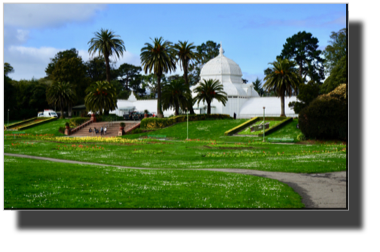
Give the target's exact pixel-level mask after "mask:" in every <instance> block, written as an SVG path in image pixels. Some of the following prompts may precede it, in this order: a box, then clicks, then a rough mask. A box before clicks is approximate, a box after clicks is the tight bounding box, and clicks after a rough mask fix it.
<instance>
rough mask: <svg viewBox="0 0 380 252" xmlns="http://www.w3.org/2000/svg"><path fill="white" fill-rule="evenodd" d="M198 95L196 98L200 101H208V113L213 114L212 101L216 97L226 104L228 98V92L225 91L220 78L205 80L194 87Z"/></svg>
mask: <svg viewBox="0 0 380 252" xmlns="http://www.w3.org/2000/svg"><path fill="white" fill-rule="evenodd" d="M194 92H195V93H196V96H195V97H194V100H195V101H197V102H198V106H199V103H200V102H206V103H207V114H208V115H210V114H211V102H212V101H213V100H214V99H216V100H218V101H220V102H221V103H222V104H223V106H225V105H226V103H227V101H228V98H227V93H226V92H224V91H223V85H222V84H221V83H220V82H219V80H212V79H209V80H203V81H202V82H200V83H199V85H198V86H197V87H196V88H195V89H194Z"/></svg>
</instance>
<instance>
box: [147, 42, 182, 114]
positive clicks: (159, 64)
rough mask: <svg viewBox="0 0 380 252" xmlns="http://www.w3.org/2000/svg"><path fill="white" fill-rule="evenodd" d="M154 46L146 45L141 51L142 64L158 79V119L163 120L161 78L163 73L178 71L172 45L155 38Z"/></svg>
mask: <svg viewBox="0 0 380 252" xmlns="http://www.w3.org/2000/svg"><path fill="white" fill-rule="evenodd" d="M152 41H153V45H152V44H149V43H145V47H143V48H142V49H141V54H140V58H141V64H142V66H143V69H144V71H145V74H147V73H148V71H149V72H150V73H151V72H153V73H154V74H155V75H156V77H157V117H158V118H162V117H163V114H162V109H161V76H162V74H163V73H167V72H171V71H174V70H175V69H176V66H175V56H174V52H173V49H172V43H171V42H169V41H167V40H165V41H164V39H163V38H162V37H160V38H155V39H154V40H153V39H152Z"/></svg>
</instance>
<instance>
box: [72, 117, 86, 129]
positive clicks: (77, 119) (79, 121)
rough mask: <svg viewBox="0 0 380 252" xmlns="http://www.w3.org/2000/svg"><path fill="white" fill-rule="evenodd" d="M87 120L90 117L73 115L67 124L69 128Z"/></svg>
mask: <svg viewBox="0 0 380 252" xmlns="http://www.w3.org/2000/svg"><path fill="white" fill-rule="evenodd" d="M89 120H90V118H88V117H74V118H71V119H70V122H69V124H70V127H71V128H75V127H77V126H79V125H81V124H82V123H84V122H87V121H89Z"/></svg>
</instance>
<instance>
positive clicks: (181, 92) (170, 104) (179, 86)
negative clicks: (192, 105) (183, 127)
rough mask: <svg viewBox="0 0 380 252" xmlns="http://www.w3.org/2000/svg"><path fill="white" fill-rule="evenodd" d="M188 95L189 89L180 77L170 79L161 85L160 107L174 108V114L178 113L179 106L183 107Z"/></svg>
mask: <svg viewBox="0 0 380 252" xmlns="http://www.w3.org/2000/svg"><path fill="white" fill-rule="evenodd" d="M189 96H190V93H189V89H188V88H187V85H186V84H185V81H184V80H183V79H182V78H181V79H177V80H172V81H171V82H170V83H168V84H167V85H164V86H163V87H162V107H163V109H164V110H166V109H168V108H174V109H175V115H178V114H179V108H181V109H183V110H184V109H185V108H186V107H187V101H188V98H189Z"/></svg>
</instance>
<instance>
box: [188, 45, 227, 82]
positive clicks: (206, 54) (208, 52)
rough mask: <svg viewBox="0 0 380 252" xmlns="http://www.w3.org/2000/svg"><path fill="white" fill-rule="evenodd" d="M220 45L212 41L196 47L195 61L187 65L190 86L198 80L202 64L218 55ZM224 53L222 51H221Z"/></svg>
mask: <svg viewBox="0 0 380 252" xmlns="http://www.w3.org/2000/svg"><path fill="white" fill-rule="evenodd" d="M219 48H220V44H217V43H215V42H214V41H211V40H209V41H207V42H206V43H202V44H201V45H199V46H197V48H196V53H197V58H196V61H194V62H192V63H191V64H189V82H190V85H195V84H196V83H198V82H199V80H200V73H201V69H202V67H203V65H204V64H206V63H207V62H208V61H209V60H211V59H213V58H215V57H216V56H218V55H219ZM223 52H224V50H223Z"/></svg>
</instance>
